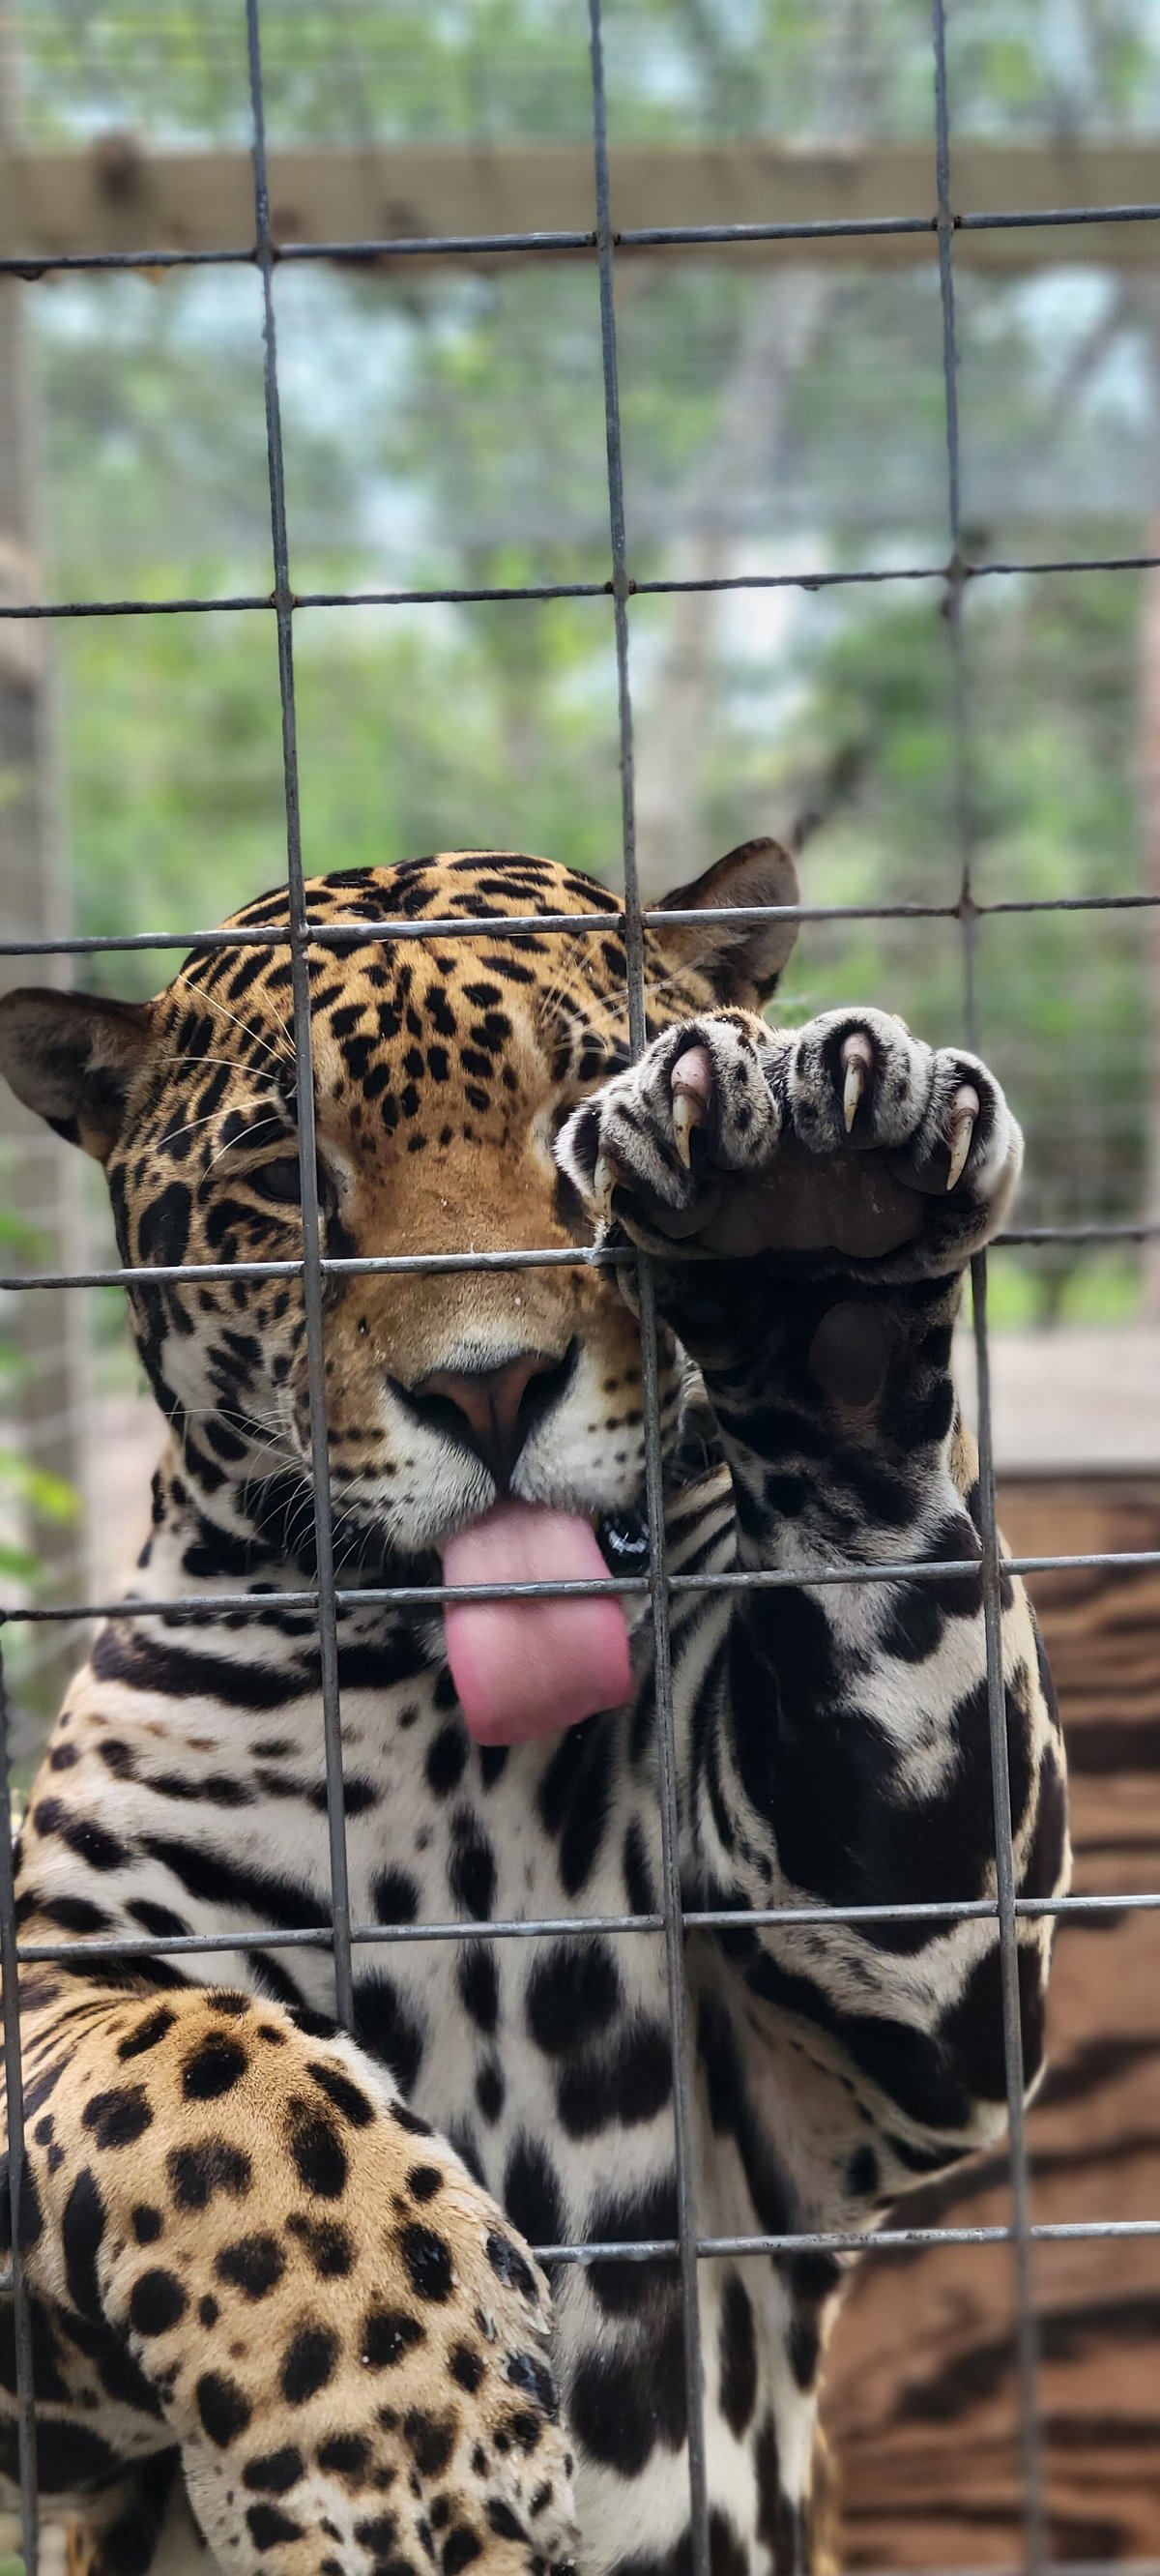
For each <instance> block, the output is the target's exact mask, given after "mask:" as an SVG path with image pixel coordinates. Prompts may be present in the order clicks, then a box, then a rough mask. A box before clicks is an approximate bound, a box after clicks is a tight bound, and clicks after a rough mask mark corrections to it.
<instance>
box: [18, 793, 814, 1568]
mask: <svg viewBox="0 0 1160 2576" xmlns="http://www.w3.org/2000/svg"><path fill="white" fill-rule="evenodd" d="M795 900H796V879H795V875H794V870H793V864H792V861H791V860H790V859H789V858H788V857H787V856H786V854H785V853H784V852H783V851H782V850H780V849H779V848H778V847H777V845H776V844H775V843H773V842H770V841H756V842H751V843H749V844H747V845H746V846H745V847H744V848H743V849H741V850H737V851H734V852H733V853H731V854H730V856H729V857H727V858H725V859H722V860H720V861H719V862H718V863H717V865H716V866H715V867H713V868H711V869H709V871H708V872H707V874H706V875H705V876H704V877H702V878H700V879H699V880H698V882H697V883H696V884H695V885H692V886H689V887H685V888H682V889H681V890H680V892H679V893H676V894H674V895H672V896H671V897H670V898H669V908H672V909H680V910H684V911H693V912H699V911H701V910H703V909H705V908H707V907H708V908H712V907H717V906H720V905H725V906H741V905H745V906H749V907H754V906H761V905H778V904H787V903H793V902H794V901H795ZM308 903H309V912H310V917H311V921H312V923H313V924H316V925H318V926H319V927H322V926H323V925H330V924H333V923H337V922H346V921H353V922H358V923H364V922H365V923H366V924H368V925H374V929H375V931H376V933H381V931H382V930H383V929H384V928H388V932H389V925H391V924H392V923H393V924H396V925H398V929H397V931H396V934H395V935H394V936H391V935H386V936H382V935H376V936H367V937H359V936H358V934H357V933H355V934H354V935H352V937H351V938H350V939H349V940H341V941H336V942H335V943H334V944H331V945H323V944H317V945H312V946H311V948H310V950H309V955H308V961H307V962H308V967H309V981H310V997H311V1043H312V1053H313V1064H314V1097H315V1117H316V1129H317V1145H318V1154H317V1184H318V1197H319V1204H320V1210H321V1219H322V1251H323V1254H324V1256H325V1257H326V1258H327V1259H330V1260H336V1259H337V1260H340V1261H341V1260H344V1259H348V1258H351V1257H352V1256H353V1257H360V1256H367V1255H372V1256H382V1255H398V1254H400V1253H402V1254H413V1253H441V1252H456V1253H465V1252H467V1253H480V1254H490V1253H501V1252H512V1251H523V1250H529V1249H543V1250H548V1251H553V1250H554V1251H566V1250H570V1249H572V1248H574V1247H575V1246H576V1245H577V1244H581V1243H585V1242H587V1241H589V1240H590V1229H589V1227H588V1224H587V1222H586V1219H585V1215H584V1211H583V1209H582V1208H581V1206H580V1203H579V1201H578V1199H577V1198H576V1196H575V1193H574V1192H573V1190H572V1188H571V1186H570V1184H569V1183H568V1182H567V1181H566V1180H565V1179H564V1178H563V1176H562V1175H561V1174H560V1172H559V1171H558V1169H557V1167H556V1164H555V1162H554V1159H553V1142H554V1138H555V1135H556V1133H557V1131H558V1129H559V1127H560V1125H561V1123H562V1121H563V1119H564V1118H565V1117H566V1115H567V1114H568V1112H569V1111H570V1110H571V1109H573V1108H574V1107H575V1105H576V1103H577V1101H578V1100H579V1099H581V1098H582V1097H583V1095H584V1094H585V1093H586V1092H588V1091H591V1090H592V1089H593V1088H594V1087H595V1086H596V1085H597V1084H598V1083H599V1082H600V1081H601V1080H602V1079H603V1078H605V1077H606V1076H607V1075H608V1074H609V1073H611V1072H613V1071H615V1070H616V1069H617V1068H618V1067H619V1066H620V1065H622V1064H623V1063H624V1062H625V1061H626V1059H627V1049H628V1014H627V999H626V953H625V933H624V915H623V908H622V905H621V904H620V902H619V900H618V899H617V898H615V897H614V896H613V895H612V894H610V893H609V892H608V891H607V889H606V888H604V887H602V886H601V885H599V884H598V883H595V882H593V881H591V880H589V879H586V878H581V877H578V876H575V875H573V874H572V873H571V872H570V871H569V870H568V869H566V868H563V867H558V866H555V865H553V864H551V863H550V862H548V861H546V860H542V859H529V858H520V857H516V856H511V855H508V854H504V855H502V856H501V855H495V854H492V853H479V852H470V853H466V854H463V853H458V854H454V853H453V854H449V855H445V856H441V857H438V858H433V859H425V860H415V861H410V862H407V863H405V864H403V865H401V866H399V867H396V868H368V869H358V870H352V871H350V872H348V873H344V874H342V875H337V876H330V877H325V878H320V879H317V880H315V881H314V882H313V883H312V884H311V885H310V886H309V888H308ZM553 913H555V914H584V913H587V914H589V915H591V914H593V913H598V914H599V915H600V916H601V928H600V929H599V930H598V931H591V930H586V931H577V932H575V933H572V932H560V931H549V930H544V931H533V930H516V929H511V928H509V927H508V923H509V920H510V919H512V918H514V917H518V916H520V915H524V916H528V915H545V914H553ZM467 919H471V920H479V919H485V920H486V921H487V922H488V923H489V924H490V925H491V927H489V928H488V929H487V930H486V932H474V933H472V934H471V935H466V934H464V933H451V932H449V933H448V934H447V935H445V936H438V935H437V936H434V937H429V936H428V937H423V938H418V937H416V936H414V925H416V924H418V923H420V922H433V921H443V922H448V923H451V922H456V921H460V920H467ZM288 923H289V914H288V908H287V899H286V896H285V893H284V892H279V893H274V894H270V895H264V896H262V897H260V898H259V899H258V901H257V902H255V903H252V904H249V905H248V906H247V907H246V909H245V910H244V911H242V912H240V913H238V914H237V915H236V916H235V917H234V920H233V921H232V922H231V923H229V924H227V925H226V927H227V929H232V930H236V931H240V932H245V931H247V930H253V929H255V928H256V927H258V926H260V925H265V924H272V925H274V926H275V927H276V928H278V929H280V930H281V931H282V932H283V934H285V932H286V930H287V928H288ZM793 931H794V925H793V923H792V922H789V923H787V922H786V921H785V920H784V919H779V918H778V917H777V916H776V914H775V915H774V916H773V918H771V919H770V920H769V921H768V922H765V923H762V922H758V923H757V924H753V923H749V924H746V925H742V924H724V925H723V924H720V923H714V922H712V921H711V920H706V921H705V922H704V923H703V924H697V925H695V926H694V927H692V928H690V927H688V926H680V925H678V924H676V923H674V925H673V926H672V928H671V929H668V928H665V929H663V930H658V929H654V930H651V931H649V932H648V933H647V934H646V940H645V948H646V957H645V973H646V980H647V989H648V1017H649V1026H650V1034H651V1032H652V1030H653V1029H655V1028H659V1027H661V1026H663V1025H664V1024H665V1023H666V1022H671V1021H672V1020H674V1019H676V1018H679V1017H683V1016H686V1015H687V1014H689V1013H690V1012H695V1011H698V1010H704V1009H706V1008H711V1007H712V1006H713V1005H714V1004H720V1003H721V1002H731V1003H733V1002H739V1003H741V1004H743V1005H745V1006H746V1007H749V1008H755V1007H758V1006H759V1005H760V1003H761V1002H762V1001H764V1000H765V999H766V998H767V997H768V995H769V994H770V993H771V992H772V990H773V987H774V985H775V983H776V981H777V977H778V974H779V972H780V969H781V967H782V965H783V963H784V960H785V958H786V955H787V954H788V951H789V948H790V946H791V944H792V939H793ZM399 932H402V933H403V934H404V935H399ZM0 1069H2V1070H3V1071H4V1072H5V1074H6V1075H7V1078H8V1080H9V1082H10V1083H11V1085H12V1087H13V1089H14V1090H15V1091H16V1092H17V1094H18V1095H19V1097H20V1098H21V1099H22V1100H23V1101H25V1102H26V1103H27V1104H28V1105H29V1106H30V1107H31V1108H33V1109H35V1110H37V1111H39V1112H40V1114H41V1115H42V1116H43V1117H44V1118H46V1119H47V1120H48V1122H49V1124H50V1125H51V1126H52V1127H54V1128H55V1130H56V1132H57V1133H58V1134H59V1135H61V1136H64V1137H66V1138H68V1139H70V1140H71V1141H73V1142H75V1143H78V1144H80V1145H82V1146H83V1147H84V1148H85V1149H86V1150H87V1151H88V1152H89V1153H91V1154H93V1155H95V1156H96V1157H97V1158H98V1159H99V1160H100V1161H101V1162H102V1163H103V1165H104V1167H105V1171H106V1174H107V1177H108V1183H109V1190H110V1195H111V1199H112V1205H113V1211H114V1216H115V1220H116V1227H117V1237H118V1242H119V1245H120V1250H121V1255H122V1259H123V1261H124V1262H125V1263H126V1264H128V1265H134V1266H136V1265H140V1266H141V1267H142V1268H144V1269H149V1268H150V1267H157V1266H159V1265H164V1266H166V1267H171V1266H173V1265H177V1264H183V1263H188V1264H198V1263H201V1264H207V1263H210V1264H216V1265H222V1264H225V1265H232V1264H234V1263H238V1262H246V1261H254V1262H263V1263H269V1262H281V1261H293V1260H295V1259H297V1258H299V1257H300V1255H301V1250H302V1214H301V1191H300V1181H299V1167H298V1116H297V1094H298V1086H297V1079H296V1064H295V1046H294V1034H293V998H292V968H291V957H290V954H289V949H288V944H287V941H286V938H285V936H283V938H282V939H281V940H280V941H277V942H276V943H275V944H273V945H271V944H255V945H251V946H233V947H224V948H219V949H213V948H210V949H208V950H205V951H203V952H201V953H199V954H195V955H194V956H193V957H192V958H191V959H189V960H188V961H187V962H186V964H185V965H184V966H183V967H182V970H181V972H180V973H179V974H178V975H177V976H175V978H174V980H173V982H172V983H171V984H170V985H169V986H168V987H167V988H166V990H165V991H164V992H162V993H161V994H159V995H158V996H157V998H156V1000H154V1001H151V1002H146V1003H142V1004H126V1003H116V1002H109V1001H103V1000H97V999H93V998H90V997H88V996H85V995H81V994H76V995H62V994H59V993H54V992H34V991H28V990H22V991H18V992H15V993H10V994H9V995H8V997H7V999H6V1000H5V1001H4V1003H3V1004H2V1005H0ZM130 1304H131V1307H132V1311H133V1322H134V1329H135V1332H136V1336H137V1341H138V1345H139V1348H140V1351H141V1356H142V1359H143V1361H144V1364H145V1367H146V1369H147V1371H148V1374H149V1377H150V1380H151V1383H152V1385H153V1388H154V1390H155V1393H156V1394H157V1397H158V1399H159V1401H160V1403H161V1405H162V1408H163V1410H164V1411H165V1413H166V1415H167V1416H168V1418H169V1420H170V1423H171V1425H172V1427H173V1430H174V1432H175V1434H176V1436H177V1438H178V1440H179V1441H180V1443H181V1446H182V1448H183V1451H184V1472H185V1473H186V1475H187V1476H188V1479H189V1482H190V1484H191V1485H192V1487H193V1490H194V1492H195V1493H196V1496H197V1498H198V1501H199V1504H200V1505H201V1506H203V1507H204V1510H205V1512H206V1514H207V1516H208V1517H209V1519H210V1520H211V1521H217V1522H218V1523H219V1524H220V1525H222V1526H223V1527H226V1528H233V1529H234V1530H235V1531H236V1530H238V1529H239V1528H240V1527H249V1528H251V1529H252V1528H255V1527H256V1525H257V1523H258V1521H259V1520H261V1519H262V1518H263V1517H265V1518H266V1519H267V1521H269V1522H270V1523H271V1526H272V1527H274V1528H276V1529H280V1530H281V1531H282V1533H283V1536H284V1537H285V1534H286V1533H287V1532H289V1533H290V1534H291V1535H292V1534H293V1532H294V1530H295V1528H296V1527H297V1528H299V1529H301V1530H303V1531H308V1528H309V1522H310V1514H309V1510H308V1508H307V1509H305V1510H303V1509H301V1508H298V1510H297V1521H296V1519H295V1509H296V1502H297V1506H299V1507H300V1506H301V1505H302V1503H303V1500H304V1498H305V1497H306V1495H307V1494H308V1490H309V1485H308V1478H309V1461H310V1455H311V1431H310V1405H309V1391H308V1373H307V1348H306V1343H307V1336H306V1329H305V1317H304V1303H303V1291H302V1283H301V1280H300V1278H299V1277H292V1278H259V1279H252V1278H246V1277H243V1278H238V1279H219V1280H209V1281H200V1282H199V1281H198V1280H197V1279H196V1278H195V1277H189V1278H185V1279H182V1280H181V1281H179V1282H177V1283H175V1284H171V1285H170V1284H167V1285H164V1286H162V1285H161V1284H160V1283H158V1285H157V1286H156V1287H147V1288H146V1287H140V1288H138V1287H134V1288H133V1289H132V1290H131V1291H130ZM323 1327H324V1338H325V1354H326V1357H325V1396H326V1414H327V1429H328V1440H329V1463H330V1477H331V1486H332V1493H333V1500H334V1514H335V1522H336V1529H337V1532H338V1534H339V1539H340V1544H341V1546H342V1548H343V1549H344V1551H346V1552H353V1551H354V1550H355V1547H356V1542H357V1545H358V1546H361V1547H362V1549H363V1553H364V1555H365V1554H366V1553H367V1552H368V1550H369V1551H370V1552H371V1553H377V1554H378V1555H380V1556H382V1555H384V1554H386V1555H389V1556H391V1557H398V1556H400V1555H401V1556H403V1557H404V1558H407V1559H411V1560H413V1559H414V1558H416V1557H417V1556H422V1555H423V1554H424V1552H425V1551H429V1550H431V1549H433V1548H438V1547H439V1546H440V1545H441V1544H442V1542H444V1541H445V1540H446V1539H447V1537H448V1536H449V1534H451V1533H453V1532H455V1531H456V1530H457V1529H461V1528H462V1527H464V1526H465V1525H466V1524H469V1523H471V1522H473V1521H474V1520H476V1519H477V1518H478V1517H479V1516H480V1515H481V1514H483V1513H485V1512H486V1511H487V1510H488V1509H489V1507H490V1506H491V1505H493V1504H494V1503H495V1501H496V1499H497V1497H499V1496H504V1495H511V1496H512V1497H515V1498H518V1499H520V1500H522V1501H524V1502H526V1503H536V1504H541V1505H543V1504H549V1505H555V1506H558V1507H559V1508H561V1509H562V1510H565V1511H567V1512H569V1513H572V1514H578V1515H582V1516H584V1517H585V1518H587V1519H588V1520H590V1521H591V1522H592V1523H593V1524H596V1523H598V1522H600V1521H601V1520H602V1519H606V1518H608V1517H609V1516H613V1517H614V1516H617V1515H625V1514H631V1512H632V1511H633V1510H634V1509H635V1508H636V1507H637V1506H638V1504H639V1501H640V1497H641V1493H642V1484H643V1440H642V1421H641V1386H640V1353H639V1343H638V1334H637V1326H636V1322H635V1320H634V1316H633V1313H632V1311H631V1309H630V1307H629V1305H628V1304H627V1303H626V1301H625V1299H624V1297H623V1296H622V1295H621V1294H620V1293H619V1290H618V1287H617V1283H616V1279H615V1277H614V1276H613V1275H612V1274H610V1273H609V1272H607V1271H602V1270H599V1269H594V1268H592V1267H584V1266H581V1265H574V1266H566V1265H565V1266H561V1267H543V1268H529V1269H519V1268H514V1269H492V1270H487V1269H484V1270H481V1271H478V1272H465V1271H462V1270H460V1271H452V1272H450V1273H443V1274H441V1275H439V1274H436V1275H432V1274H431V1273H424V1274H416V1273H413V1272H412V1273H410V1274H407V1273H398V1272H394V1273H390V1272H388V1273H382V1272H379V1273H371V1274H369V1275H368V1274H365V1273H364V1274H361V1275H360V1274H352V1273H349V1272H348V1273H342V1272H337V1273H336V1272H331V1271H328V1272H326V1273H325V1275H324V1281H323ZM662 1382H663V1395H664V1401H665V1437H666V1439H668V1440H671V1439H673V1438H674V1437H675V1431H676V1411H677V1404H676V1396H677V1384H678V1379H677V1363H676V1358H675V1355H674V1354H673V1353H672V1352H671V1351H669V1352H665V1353H662ZM271 1494H273V1495H274V1497H275V1504H273V1505H272V1503H271V1500H270V1497H271ZM278 1497H281V1499H282V1503H283V1505H284V1508H283V1509H282V1512H281V1518H279V1512H278V1509H277V1508H276V1504H277V1499H278ZM271 1516H272V1517H271ZM372 1542H373V1545H372ZM308 1553H309V1548H308V1546H307V1554H308Z"/></svg>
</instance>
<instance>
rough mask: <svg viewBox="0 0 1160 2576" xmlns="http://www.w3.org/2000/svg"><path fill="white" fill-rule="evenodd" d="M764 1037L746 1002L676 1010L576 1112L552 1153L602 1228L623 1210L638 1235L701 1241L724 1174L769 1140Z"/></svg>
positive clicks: (748, 1168)
mask: <svg viewBox="0 0 1160 2576" xmlns="http://www.w3.org/2000/svg"><path fill="white" fill-rule="evenodd" d="M770 1036H771V1033H770V1031H769V1030H768V1029H767V1028H766V1026H765V1023H764V1021H762V1020H759V1019H755V1018H754V1017H753V1016H752V1015H751V1014H750V1013H749V1012H746V1011H720V1012H712V1013H707V1014H706V1015H705V1017H704V1018H702V1019H699V1020H688V1021H683V1022H681V1023H680V1024H679V1025H678V1026H677V1027H676V1028H672V1029H666V1030H665V1031H664V1032H663V1034H662V1035H661V1036H660V1037H659V1038H656V1039H654V1041H653V1044H652V1045H651V1046H650V1047H648V1048H647V1049H646V1051H645V1053H644V1055H643V1056H642V1057H641V1059H640V1062H639V1063H638V1064H635V1065H630V1066H629V1068H628V1070H627V1071H626V1072H624V1073H620V1074H617V1075H616V1076H615V1077H614V1079H613V1080H612V1081H611V1082H608V1083H605V1085H604V1086H603V1089H602V1090H600V1091H598V1092H596V1093H595V1094H594V1096H593V1098H592V1099H591V1100H588V1101H585V1103H584V1106H583V1107H582V1108H581V1109H578V1110H577V1111H575V1113H574V1115H573V1116H572V1117H571V1118H570V1119H569V1120H568V1123H567V1125H566V1126H565V1127H564V1128H563V1130H562V1131H561V1134H560V1136H559V1138H558V1140H557V1144H556V1157H557V1160H558V1162H559V1164H560V1166H561V1169H562V1170H563V1171H565V1172H566V1173H567V1175H568V1177H569V1179H570V1180H571V1181H573V1182H574V1184H575V1186H576V1188H577V1189H578V1190H579V1191H580V1194H581V1196H582V1197H583V1198H584V1199H585V1200H586V1202H587V1204H588V1205H589V1207H590V1208H591V1209H592V1211H593V1214H594V1215H595V1217H596V1219H597V1222H598V1223H599V1225H600V1226H601V1228H602V1229H603V1230H604V1231H605V1232H607V1230H608V1228H609V1227H610V1226H612V1225H613V1224H614V1223H616V1222H617V1221H621V1222H623V1223H624V1225H625V1226H626V1227H627V1230H628V1232H629V1233H630V1234H631V1235H632V1237H633V1239H634V1241H636V1242H638V1243H643V1244H645V1245H646V1246H652V1247H653V1248H662V1249H663V1248H667V1247H668V1246H670V1245H672V1244H674V1243H682V1242H689V1243H690V1245H694V1239H696V1242H695V1246H694V1248H702V1249H703V1248H704V1238H705V1230H706V1228H707V1227H708V1226H709V1225H711V1223H712V1220H713V1217H714V1215H715V1213H716V1211H717V1210H718V1209H719V1207H720V1205H721V1203H722V1199H723V1197H724V1194H725V1191H726V1188H727V1185H728V1184H729V1183H730V1181H736V1180H740V1179H744V1178H750V1179H756V1178H757V1177H758V1176H759V1175H760V1174H761V1173H762V1172H764V1171H765V1170H766V1169H767V1167H768V1166H769V1163H770V1161H771V1158H772V1157H773V1155H774V1153H775V1151H776V1148H777V1143H778V1138H779V1135H780V1133H781V1124H782V1112H781V1109H780V1107H779V1104H778V1102H777V1100H776V1098H775V1096H774V1093H773V1091H772V1089H771V1087H770V1084H769V1081H768V1078H767V1071H766V1062H767V1058H768V1055H769V1050H770Z"/></svg>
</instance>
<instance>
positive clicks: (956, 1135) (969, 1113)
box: [947, 1082, 979, 1190]
mask: <svg viewBox="0 0 1160 2576" xmlns="http://www.w3.org/2000/svg"><path fill="white" fill-rule="evenodd" d="M978 1115H979V1095H978V1092H977V1091H975V1090H973V1089H972V1086H971V1084H970V1083H969V1082H965V1083H964V1084H963V1086H962V1089H961V1090H959V1091H956V1093H955V1096H954V1099H953V1101H952V1102H951V1123H950V1129H949V1133H948V1136H947V1143H948V1144H949V1146H950V1154H951V1159H950V1163H949V1166H948V1169H947V1188H948V1190H953V1189H954V1187H955V1184H956V1182H957V1181H961V1179H962V1177H963V1173H964V1171H965V1169H966V1162H967V1156H968V1154H969V1153H970V1150H971V1140H972V1137H973V1136H974V1133H975V1120H976V1118H977V1117H978Z"/></svg>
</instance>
